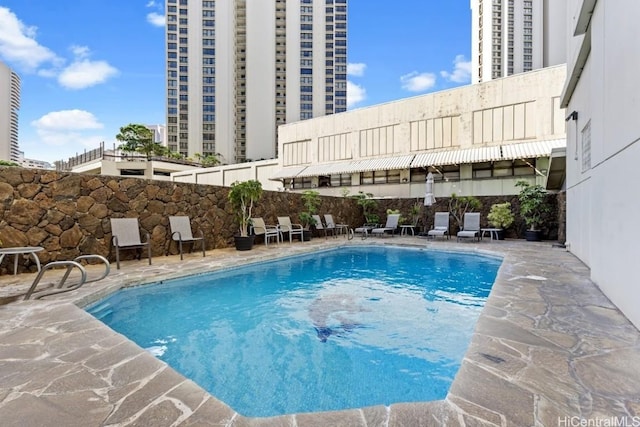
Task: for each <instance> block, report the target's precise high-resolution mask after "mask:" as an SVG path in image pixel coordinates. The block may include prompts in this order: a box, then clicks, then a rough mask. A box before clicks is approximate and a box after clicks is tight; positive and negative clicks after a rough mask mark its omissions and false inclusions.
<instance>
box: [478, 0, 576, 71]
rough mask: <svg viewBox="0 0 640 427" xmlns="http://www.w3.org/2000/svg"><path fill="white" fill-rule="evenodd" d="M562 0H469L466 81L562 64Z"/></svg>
mask: <svg viewBox="0 0 640 427" xmlns="http://www.w3.org/2000/svg"><path fill="white" fill-rule="evenodd" d="M566 8H567V5H566V1H564V0H560V1H558V0H471V65H472V68H471V81H472V82H473V83H479V82H486V81H489V80H493V79H496V78H500V77H506V76H510V75H512V74H517V73H522V72H525V71H531V70H535V69H538V68H544V67H549V66H552V65H558V64H564V63H566V62H567V59H566V58H567V57H566V40H567V30H566V19H565V18H566Z"/></svg>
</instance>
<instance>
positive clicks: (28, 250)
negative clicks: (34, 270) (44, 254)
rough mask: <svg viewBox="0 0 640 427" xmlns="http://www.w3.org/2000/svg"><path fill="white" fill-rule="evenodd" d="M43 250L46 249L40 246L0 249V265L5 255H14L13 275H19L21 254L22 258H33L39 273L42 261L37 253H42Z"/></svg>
mask: <svg viewBox="0 0 640 427" xmlns="http://www.w3.org/2000/svg"><path fill="white" fill-rule="evenodd" d="M43 250H44V248H42V247H40V246H17V247H14V248H0V263H1V262H2V260H3V259H4V256H5V255H13V274H14V275H15V274H17V273H18V257H19V256H20V254H22V256H27V255H31V256H32V257H33V260H34V261H35V262H36V265H37V266H38V271H40V259H39V258H38V255H37V254H36V252H40V251H43Z"/></svg>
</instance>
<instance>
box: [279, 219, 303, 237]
mask: <svg viewBox="0 0 640 427" xmlns="http://www.w3.org/2000/svg"><path fill="white" fill-rule="evenodd" d="M278 227H279V228H280V232H281V233H289V243H291V242H293V236H294V235H298V236H300V241H301V242H302V241H303V236H302V235H303V233H304V228H303V227H302V224H292V223H291V218H289V217H288V216H279V217H278Z"/></svg>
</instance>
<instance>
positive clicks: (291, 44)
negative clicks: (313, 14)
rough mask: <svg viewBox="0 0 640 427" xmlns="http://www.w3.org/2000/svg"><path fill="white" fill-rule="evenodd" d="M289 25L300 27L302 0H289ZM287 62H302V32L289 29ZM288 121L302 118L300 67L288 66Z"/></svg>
mask: <svg viewBox="0 0 640 427" xmlns="http://www.w3.org/2000/svg"><path fill="white" fill-rule="evenodd" d="M286 13H287V26H292V27H293V28H300V2H299V1H298V0H287V12H286ZM286 56H287V64H299V63H300V32H299V31H287V55H286ZM286 73H287V83H286V84H287V93H286V95H285V96H286V103H287V113H286V119H287V123H289V122H296V121H298V120H300V67H299V66H293V67H289V66H287V71H286Z"/></svg>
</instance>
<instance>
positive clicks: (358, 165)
mask: <svg viewBox="0 0 640 427" xmlns="http://www.w3.org/2000/svg"><path fill="white" fill-rule="evenodd" d="M414 157H415V155H414V154H409V155H405V156H397V157H382V158H377V159H363V160H356V161H354V162H351V163H350V164H349V165H348V167H347V168H345V170H344V171H342V172H340V173H358V172H370V171H380V170H396V169H409V168H410V167H411V161H412V160H413V158H414Z"/></svg>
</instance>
